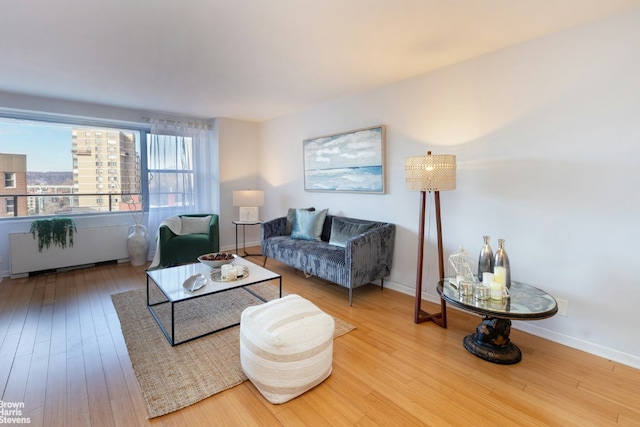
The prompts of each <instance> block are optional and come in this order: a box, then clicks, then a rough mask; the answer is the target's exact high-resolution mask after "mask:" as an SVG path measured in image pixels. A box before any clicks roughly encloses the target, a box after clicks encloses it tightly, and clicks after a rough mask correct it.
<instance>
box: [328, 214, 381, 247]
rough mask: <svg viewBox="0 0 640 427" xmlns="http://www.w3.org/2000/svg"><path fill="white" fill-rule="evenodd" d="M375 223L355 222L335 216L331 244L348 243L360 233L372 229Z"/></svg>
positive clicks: (341, 244) (340, 244)
mask: <svg viewBox="0 0 640 427" xmlns="http://www.w3.org/2000/svg"><path fill="white" fill-rule="evenodd" d="M374 226H375V224H373V223H364V224H361V223H355V222H349V221H344V220H342V219H340V218H336V217H333V221H332V222H331V238H330V239H329V244H330V245H335V246H342V247H344V246H345V245H346V244H347V240H349V239H350V238H352V237H353V236H357V235H358V234H362V233H364V232H365V231H369V230H371V229H372V228H373V227H374Z"/></svg>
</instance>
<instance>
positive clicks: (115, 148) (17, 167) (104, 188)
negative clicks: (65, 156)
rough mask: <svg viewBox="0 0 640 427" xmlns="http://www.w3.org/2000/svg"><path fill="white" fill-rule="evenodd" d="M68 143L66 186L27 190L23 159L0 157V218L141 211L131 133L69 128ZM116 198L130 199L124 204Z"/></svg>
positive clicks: (137, 162)
mask: <svg viewBox="0 0 640 427" xmlns="http://www.w3.org/2000/svg"><path fill="white" fill-rule="evenodd" d="M70 137H71V153H70V154H71V157H72V162H73V184H70V185H59V184H56V185H54V184H51V183H44V182H43V183H39V184H37V185H27V161H28V159H27V156H26V155H24V154H2V153H0V173H1V174H2V179H3V182H2V186H0V201H2V206H0V209H1V211H0V217H13V216H27V215H51V214H56V213H62V212H109V211H120V210H139V209H141V203H140V196H139V195H138V194H139V193H140V190H141V187H140V157H139V155H138V153H137V152H136V133H134V132H123V131H118V130H114V129H84V128H73V129H72V130H71V135H70ZM120 193H125V194H127V193H131V194H134V196H132V197H130V198H127V197H126V196H125V197H124V199H123V198H122V197H121V196H120V195H119V194H120ZM27 194H28V195H29V196H28V197H25V195H27ZM110 194H114V195H113V196H110ZM17 195H20V197H17ZM8 196H11V197H8Z"/></svg>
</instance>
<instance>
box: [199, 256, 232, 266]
mask: <svg viewBox="0 0 640 427" xmlns="http://www.w3.org/2000/svg"><path fill="white" fill-rule="evenodd" d="M216 255H218V256H226V258H225V259H215V257H216ZM237 257H238V255H236V254H230V253H225V252H214V253H211V254H204V255H200V256H199V257H198V261H200V262H201V263H203V264H204V265H206V266H209V267H211V268H220V267H222V266H223V265H225V264H231V263H232V262H233V260H234V259H236V258H237Z"/></svg>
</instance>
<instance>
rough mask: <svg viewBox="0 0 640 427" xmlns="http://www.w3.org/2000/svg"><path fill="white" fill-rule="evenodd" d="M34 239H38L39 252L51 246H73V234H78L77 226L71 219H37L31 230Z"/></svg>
mask: <svg viewBox="0 0 640 427" xmlns="http://www.w3.org/2000/svg"><path fill="white" fill-rule="evenodd" d="M29 232H30V233H31V235H32V236H33V238H34V239H35V238H36V237H37V239H38V250H39V251H40V252H42V248H47V249H49V247H50V246H51V244H53V245H55V246H60V247H61V248H63V249H64V248H66V247H67V243H68V244H69V246H73V234H74V233H75V232H77V229H76V224H75V222H73V220H72V219H71V218H64V217H60V218H51V219H37V220H35V221H33V222H32V223H31V229H30V230H29Z"/></svg>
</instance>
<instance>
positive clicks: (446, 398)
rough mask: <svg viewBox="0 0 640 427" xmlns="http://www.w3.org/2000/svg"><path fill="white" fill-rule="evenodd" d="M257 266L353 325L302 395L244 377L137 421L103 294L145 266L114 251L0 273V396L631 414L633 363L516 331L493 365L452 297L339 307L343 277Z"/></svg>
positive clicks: (131, 418) (296, 412)
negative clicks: (419, 314) (268, 394)
mask: <svg viewBox="0 0 640 427" xmlns="http://www.w3.org/2000/svg"><path fill="white" fill-rule="evenodd" d="M250 260H252V261H258V260H260V261H261V259H259V258H252V259H250ZM258 262H259V261H258ZM267 268H269V269H272V270H274V271H277V272H278V273H280V274H282V275H283V289H285V290H286V291H287V292H290V293H298V294H300V295H302V296H304V297H305V298H307V299H310V300H311V301H313V302H314V303H315V304H316V305H318V306H319V307H321V308H322V309H323V310H325V311H326V312H328V313H330V314H333V315H335V316H338V317H340V318H342V319H344V320H347V321H349V322H351V323H353V324H354V325H356V327H357V329H356V330H355V331H353V332H351V333H349V334H347V335H345V336H342V337H340V338H338V339H336V340H335V342H334V364H333V373H332V375H331V376H330V377H329V378H328V379H327V380H326V381H325V382H323V383H322V384H321V385H319V386H318V387H316V388H315V389H313V390H311V391H309V392H307V393H305V394H304V395H302V396H300V397H298V398H296V399H294V400H291V401H289V402H287V403H285V404H282V405H271V404H269V403H268V402H267V401H266V400H265V399H264V398H262V396H261V395H260V394H259V392H258V391H257V390H256V389H255V388H254V387H253V385H252V384H251V383H250V382H249V381H246V382H244V383H243V384H242V385H239V386H237V387H234V388H232V389H230V390H227V391H225V392H222V393H220V394H218V395H215V396H213V397H211V398H209V399H206V400H204V401H202V402H200V403H198V404H195V405H193V406H190V407H188V408H185V409H183V410H181V411H178V412H176V413H173V414H169V415H166V416H164V417H160V418H156V419H153V420H147V419H146V417H147V413H146V408H145V405H144V401H143V398H142V396H141V392H140V388H139V386H138V382H137V379H136V377H135V374H134V372H133V368H132V366H131V362H130V360H129V357H128V354H127V348H126V345H125V343H124V339H123V337H122V333H121V330H120V324H119V321H118V317H117V315H116V312H115V310H114V308H113V305H112V303H111V298H110V296H111V294H114V293H117V292H123V291H127V290H130V289H135V288H142V287H144V285H145V271H144V267H132V266H131V265H129V264H120V265H110V266H100V267H93V268H88V269H82V270H73V271H68V272H64V273H56V274H49V275H43V276H36V277H31V278H26V279H14V280H10V279H8V278H5V279H4V280H3V282H2V283H0V343H1V344H0V387H1V391H2V399H1V400H2V401H3V402H4V405H5V409H8V408H7V407H6V406H7V403H24V408H20V410H21V411H22V417H28V418H30V421H31V424H30V425H33V426H139V425H148V424H151V425H156V426H178V425H180V426H182V425H190V426H196V425H229V426H238V425H265V426H279V425H282V426H298V425H331V426H335V425H362V426H366V425H402V426H409V425H433V426H439V425H474V426H483V425H487V426H496V425H500V426H508V425H517V426H540V425H558V426H570V425H576V426H577V425H579V426H588V425H594V426H595V425H597V426H602V425H620V426H631V425H635V426H638V425H640V371H639V370H636V369H632V368H630V367H627V366H624V365H620V364H618V363H614V362H611V361H609V360H605V359H602V358H598V357H595V356H592V355H589V354H586V353H583V352H580V351H577V350H573V349H570V348H568V347H564V346H561V345H558V344H555V343H552V342H550V341H547V340H544V339H541V338H538V337H535V336H532V335H529V334H526V333H523V332H520V331H517V330H514V331H513V332H512V339H513V341H514V342H515V343H517V344H518V346H519V347H520V348H521V350H522V351H523V360H522V362H521V363H519V364H517V365H512V366H501V365H495V364H492V363H488V362H485V361H482V360H480V359H478V358H476V357H475V356H472V355H471V354H469V353H468V352H467V351H466V350H465V349H464V347H463V346H462V339H463V337H464V336H465V335H467V334H468V333H470V332H471V331H472V330H473V329H474V328H475V326H476V325H477V323H478V321H479V318H478V317H475V316H472V315H470V314H466V313H462V312H460V311H456V310H454V309H451V308H450V309H449V310H448V315H449V316H448V317H449V327H448V328H447V329H441V328H439V327H438V326H436V325H433V324H421V325H415V324H414V323H413V298H412V297H410V296H408V295H404V294H401V293H398V292H395V291H392V290H388V289H385V290H383V291H380V288H379V287H377V286H373V285H368V286H365V287H363V288H360V289H358V290H356V291H355V292H354V304H353V307H349V304H348V296H347V291H346V289H344V288H341V287H339V286H336V285H332V284H329V283H327V282H324V281H321V280H318V279H315V278H311V279H305V278H304V275H303V274H302V273H300V272H298V271H295V270H293V269H291V268H289V267H286V266H284V265H282V264H279V263H277V262H275V261H272V260H269V262H268V263H267ZM424 305H425V306H426V308H427V309H430V308H433V309H436V306H435V305H433V304H430V303H428V302H427V303H425V304H424ZM5 417H7V415H5Z"/></svg>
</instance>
